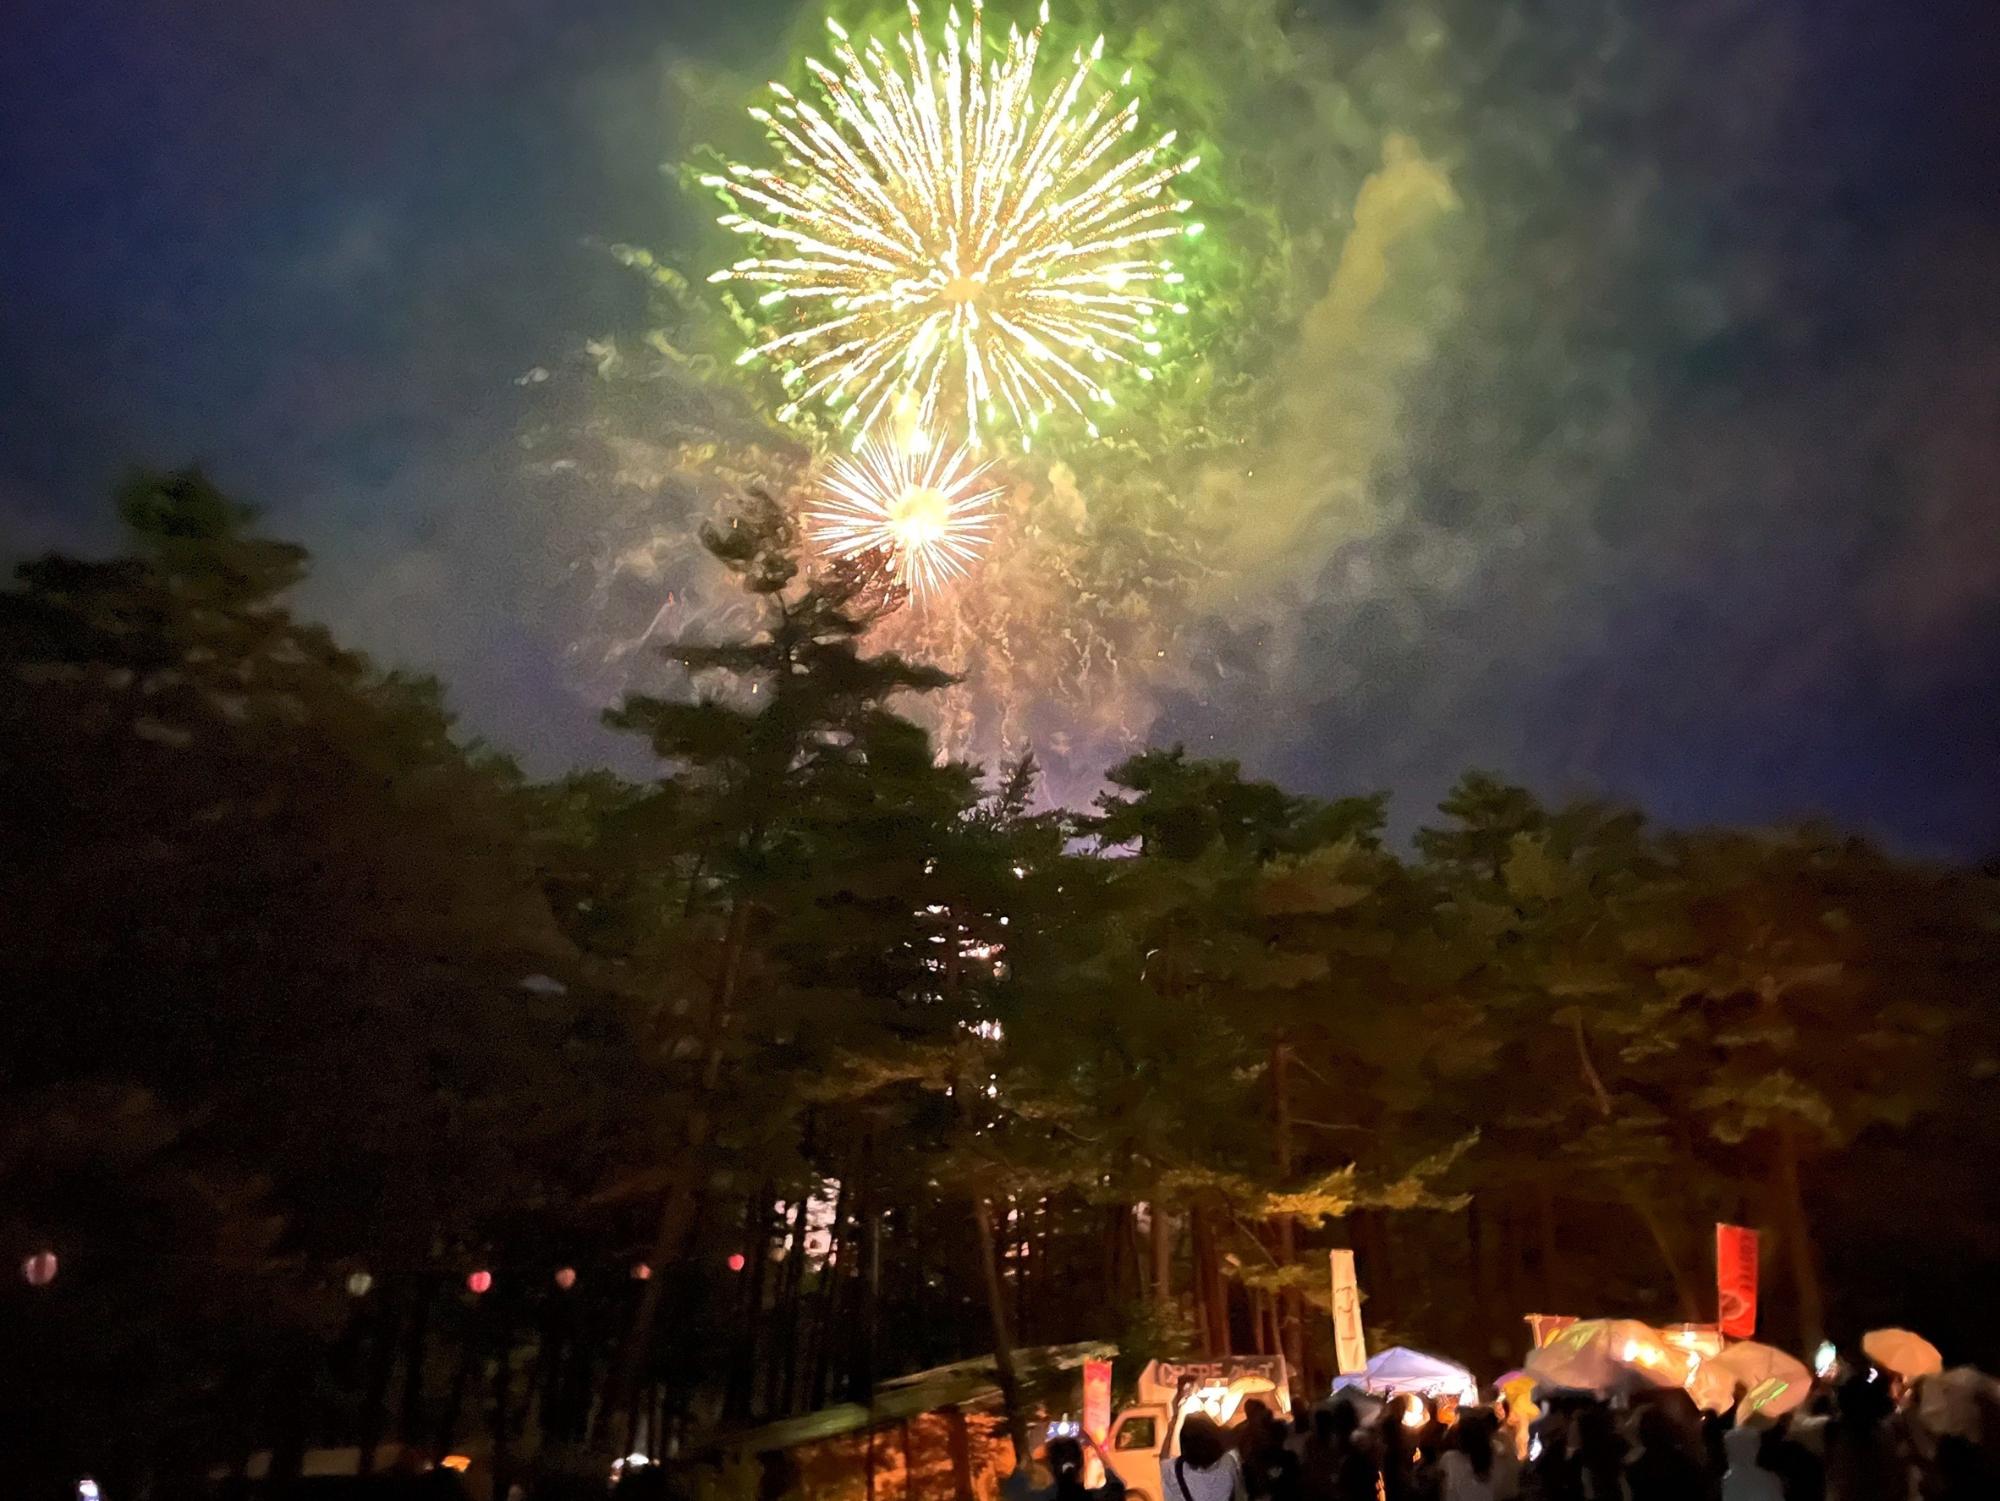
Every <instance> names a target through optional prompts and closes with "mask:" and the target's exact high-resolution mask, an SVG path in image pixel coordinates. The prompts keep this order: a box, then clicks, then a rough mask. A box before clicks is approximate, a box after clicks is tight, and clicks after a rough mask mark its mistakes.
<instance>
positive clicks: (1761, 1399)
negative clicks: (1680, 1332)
mask: <svg viewBox="0 0 2000 1501" xmlns="http://www.w3.org/2000/svg"><path fill="white" fill-rule="evenodd" d="M1703 1365H1704V1366H1705V1367H1707V1368H1709V1369H1713V1370H1718V1371H1721V1372H1723V1373H1724V1374H1726V1375H1727V1376H1728V1377H1729V1381H1730V1386H1731V1392H1730V1395H1731V1396H1732V1397H1733V1396H1734V1395H1735V1390H1734V1389H1735V1388H1736V1387H1739V1386H1740V1387H1742V1388H1743V1389H1744V1390H1745V1391H1746V1393H1748V1395H1746V1396H1745V1397H1744V1399H1743V1402H1744V1406H1745V1407H1747V1409H1748V1410H1747V1411H1743V1410H1740V1409H1739V1411H1738V1413H1737V1420H1738V1421H1739V1422H1740V1421H1741V1420H1742V1419H1743V1418H1745V1417H1748V1416H1749V1414H1750V1413H1753V1412H1760V1413H1762V1414H1763V1415H1764V1416H1765V1417H1767V1418H1777V1417H1783V1416H1784V1415H1785V1414H1786V1413H1788V1412H1790V1411H1791V1410H1792V1409H1793V1408H1794V1407H1797V1406H1798V1405H1799V1404H1800V1403H1801V1402H1803V1401H1805V1399H1806V1394H1807V1393H1808V1392H1810V1391H1811V1390H1812V1382H1813V1378H1812V1372H1811V1371H1809V1370H1807V1369H1806V1366H1805V1362H1804V1361H1802V1360H1794V1359H1793V1358H1792V1357H1791V1356H1789V1355H1787V1354H1786V1353H1785V1352H1784V1351H1783V1350H1780V1349H1777V1348H1775V1347H1773V1346H1771V1345H1760V1344H1758V1343H1757V1341H1755V1340H1754V1339H1746V1340H1739V1341H1738V1342H1737V1343H1735V1344H1733V1345H1731V1346H1730V1347H1729V1348H1728V1349H1726V1350H1724V1351H1723V1352H1722V1353H1721V1354H1720V1355H1717V1356H1714V1357H1713V1358H1711V1359H1709V1360H1706V1361H1704V1362H1703ZM1767 1388H1768V1389H1767ZM1752 1398H1755V1399H1756V1400H1755V1401H1752Z"/></svg>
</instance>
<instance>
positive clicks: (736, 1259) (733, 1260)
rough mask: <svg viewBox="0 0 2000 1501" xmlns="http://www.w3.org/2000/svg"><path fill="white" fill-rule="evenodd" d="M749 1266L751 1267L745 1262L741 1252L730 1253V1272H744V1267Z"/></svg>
mask: <svg viewBox="0 0 2000 1501" xmlns="http://www.w3.org/2000/svg"><path fill="white" fill-rule="evenodd" d="M748 1265H749V1263H748V1262H747V1261H745V1260H744V1259H743V1253H742V1252H741V1251H731V1252H730V1253H729V1270H730V1271H732V1272H740V1271H742V1270H743V1268H744V1267H746V1266H748Z"/></svg>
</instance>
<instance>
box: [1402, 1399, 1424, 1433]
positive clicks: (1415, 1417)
mask: <svg viewBox="0 0 2000 1501" xmlns="http://www.w3.org/2000/svg"><path fill="white" fill-rule="evenodd" d="M1429 1421H1430V1414H1429V1413H1427V1412H1425V1411H1424V1404H1423V1403H1421V1402H1418V1401H1415V1400H1412V1401H1410V1402H1409V1403H1408V1404H1406V1405H1405V1406H1404V1408H1403V1426H1404V1427H1405V1428H1421V1427H1423V1426H1424V1424H1426V1423H1428V1422H1429Z"/></svg>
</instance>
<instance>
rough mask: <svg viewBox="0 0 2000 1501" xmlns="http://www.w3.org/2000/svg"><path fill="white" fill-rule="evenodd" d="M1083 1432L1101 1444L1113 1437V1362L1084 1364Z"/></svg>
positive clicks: (1089, 1362)
mask: <svg viewBox="0 0 2000 1501" xmlns="http://www.w3.org/2000/svg"><path fill="white" fill-rule="evenodd" d="M1083 1431H1084V1432H1085V1433H1087V1434H1089V1435H1090V1436H1091V1437H1092V1438H1094V1439H1096V1440H1097V1441H1098V1442H1099V1443H1100V1444H1101V1443H1103V1442H1104V1441H1105V1440H1106V1439H1107V1438H1109V1437H1110V1436H1111V1362H1110V1361H1108V1360H1086V1361H1085V1362H1084V1363H1083Z"/></svg>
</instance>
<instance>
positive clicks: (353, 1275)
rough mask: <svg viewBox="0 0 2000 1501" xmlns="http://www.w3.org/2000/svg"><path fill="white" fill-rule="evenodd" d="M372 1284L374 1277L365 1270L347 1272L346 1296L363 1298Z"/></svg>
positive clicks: (373, 1283)
mask: <svg viewBox="0 0 2000 1501" xmlns="http://www.w3.org/2000/svg"><path fill="white" fill-rule="evenodd" d="M374 1286H375V1279H374V1278H373V1277H371V1276H369V1275H368V1273H366V1272H349V1273H348V1274H347V1296H348V1297H350V1298H365V1297H367V1296H368V1294H369V1291H370V1290H371V1289H372V1288H373V1287H374Z"/></svg>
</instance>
